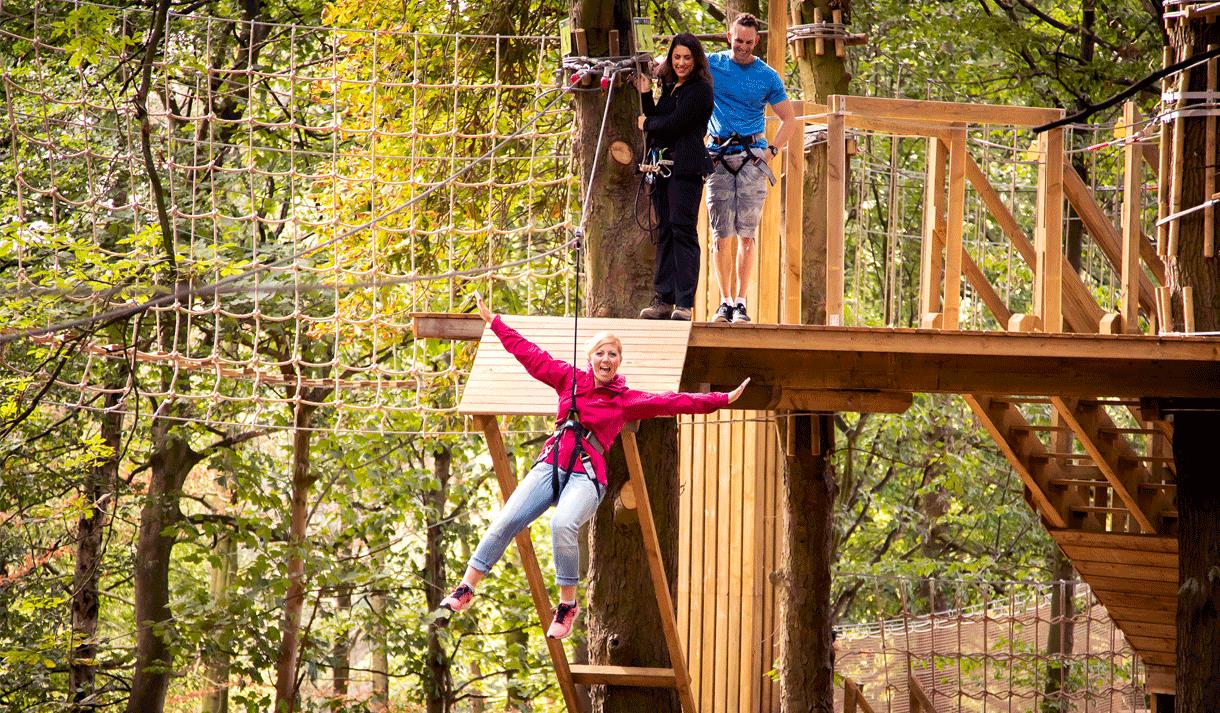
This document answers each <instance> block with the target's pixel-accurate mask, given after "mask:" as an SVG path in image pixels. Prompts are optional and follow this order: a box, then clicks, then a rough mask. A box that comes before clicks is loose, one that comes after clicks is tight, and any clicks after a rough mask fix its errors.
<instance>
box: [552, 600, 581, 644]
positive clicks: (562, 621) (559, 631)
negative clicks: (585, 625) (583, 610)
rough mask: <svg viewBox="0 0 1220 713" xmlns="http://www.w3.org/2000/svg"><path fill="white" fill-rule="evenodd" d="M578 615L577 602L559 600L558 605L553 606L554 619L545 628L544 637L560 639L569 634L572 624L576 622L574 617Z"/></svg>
mask: <svg viewBox="0 0 1220 713" xmlns="http://www.w3.org/2000/svg"><path fill="white" fill-rule="evenodd" d="M579 615H580V605H579V604H565V603H563V602H559V606H557V607H555V619H554V621H552V622H551V625H550V626H549V627H548V628H547V630H546V638H548V639H562V638H564V637H566V636H567V635H568V634H571V633H572V625H573V624H575V623H576V617H577V616H579Z"/></svg>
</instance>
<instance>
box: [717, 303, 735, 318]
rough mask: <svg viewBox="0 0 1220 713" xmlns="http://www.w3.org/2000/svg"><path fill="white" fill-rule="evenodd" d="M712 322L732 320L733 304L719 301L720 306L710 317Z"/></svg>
mask: <svg viewBox="0 0 1220 713" xmlns="http://www.w3.org/2000/svg"><path fill="white" fill-rule="evenodd" d="M712 321H713V322H732V321H733V305H730V304H725V303H724V302H721V303H720V307H718V308H717V309H716V316H715V317H713V318H712Z"/></svg>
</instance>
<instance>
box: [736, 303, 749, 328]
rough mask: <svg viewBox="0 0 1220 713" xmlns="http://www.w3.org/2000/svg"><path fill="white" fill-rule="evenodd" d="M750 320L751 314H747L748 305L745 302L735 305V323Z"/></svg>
mask: <svg viewBox="0 0 1220 713" xmlns="http://www.w3.org/2000/svg"><path fill="white" fill-rule="evenodd" d="M749 321H750V315H748V314H746V306H745V305H743V304H736V305H733V324H737V323H738V322H749Z"/></svg>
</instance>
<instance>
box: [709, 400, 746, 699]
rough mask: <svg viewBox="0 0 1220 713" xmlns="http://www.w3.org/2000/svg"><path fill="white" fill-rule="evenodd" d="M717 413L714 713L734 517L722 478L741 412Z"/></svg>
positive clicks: (720, 684) (723, 677)
mask: <svg viewBox="0 0 1220 713" xmlns="http://www.w3.org/2000/svg"><path fill="white" fill-rule="evenodd" d="M719 413H720V414H721V417H722V422H721V424H720V449H719V456H720V468H719V470H718V471H717V478H716V480H717V485H718V487H717V493H716V510H717V517H716V564H717V566H716V579H715V592H716V595H715V596H716V599H715V602H716V604H715V606H716V638H715V646H716V648H715V649H714V650H713V651H714V653H712V654H711V655H712V656H714V658H715V659H716V661H715V674H714V676H715V688H714V689H713V690H714V691H715V699H716V708H715V710H724V708H723V706H724V702H725V701H726V700H727V693H728V688H729V680H728V675H729V671H728V663H729V657H728V651H727V648H728V645H729V569H730V565H729V562H730V560H729V550H730V549H731V548H732V544H731V543H730V542H729V529H730V520H731V519H732V516H733V514H732V508H733V502H732V498H731V495H730V492H731V490H730V488H729V485H730V483H729V481H730V477H725V476H726V474H728V473H730V472H731V471H732V467H733V466H732V462H733V455H732V454H733V427H734V425H736V423H737V421H738V419H740V418H741V412H740V411H730V412H729V414H728V415H727V417H726V415H725V412H724V411H720V412H719ZM704 653H705V654H706V653H707V652H706V651H705V652H704Z"/></svg>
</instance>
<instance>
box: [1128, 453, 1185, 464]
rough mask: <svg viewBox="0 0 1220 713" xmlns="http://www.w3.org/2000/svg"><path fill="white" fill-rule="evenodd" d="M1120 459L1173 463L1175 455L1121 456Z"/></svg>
mask: <svg viewBox="0 0 1220 713" xmlns="http://www.w3.org/2000/svg"><path fill="white" fill-rule="evenodd" d="M1118 459H1119V460H1128V461H1139V462H1143V463H1173V456H1138V455H1137V456H1127V455H1123V456H1119V457H1118Z"/></svg>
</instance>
